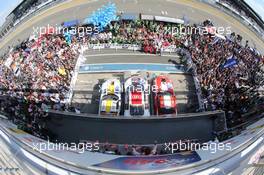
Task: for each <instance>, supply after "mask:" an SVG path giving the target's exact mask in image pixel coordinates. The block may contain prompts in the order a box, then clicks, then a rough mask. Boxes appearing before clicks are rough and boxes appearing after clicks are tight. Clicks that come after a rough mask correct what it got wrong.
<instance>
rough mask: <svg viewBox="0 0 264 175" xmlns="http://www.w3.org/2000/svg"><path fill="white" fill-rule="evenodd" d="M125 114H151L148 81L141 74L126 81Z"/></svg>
mask: <svg viewBox="0 0 264 175" xmlns="http://www.w3.org/2000/svg"><path fill="white" fill-rule="evenodd" d="M124 86H125V111H124V116H150V112H149V95H148V82H147V81H146V80H145V79H143V78H142V77H139V76H132V77H130V78H128V79H127V80H126V82H125V85H124Z"/></svg>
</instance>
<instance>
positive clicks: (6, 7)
mask: <svg viewBox="0 0 264 175" xmlns="http://www.w3.org/2000/svg"><path fill="white" fill-rule="evenodd" d="M21 1H22V0H0V4H1V5H0V26H1V25H2V24H3V23H4V21H5V18H6V16H7V15H8V14H9V13H10V12H11V11H12V10H13V9H14V8H15V7H16V6H17V5H18V4H19V3H20V2H21ZM245 2H246V3H248V4H249V5H250V6H251V7H252V9H253V10H255V11H256V12H257V13H258V14H259V15H260V16H261V17H262V19H263V21H264V0H245Z"/></svg>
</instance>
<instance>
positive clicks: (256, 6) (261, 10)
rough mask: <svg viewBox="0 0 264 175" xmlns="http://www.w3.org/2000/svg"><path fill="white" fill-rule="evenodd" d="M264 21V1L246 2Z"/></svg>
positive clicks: (250, 0)
mask: <svg viewBox="0 0 264 175" xmlns="http://www.w3.org/2000/svg"><path fill="white" fill-rule="evenodd" d="M245 2H246V3H247V4H248V5H250V6H251V8H252V9H253V10H254V11H255V12H256V13H257V14H259V16H260V17H261V18H262V20H263V21H264V0H245Z"/></svg>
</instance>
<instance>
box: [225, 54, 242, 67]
mask: <svg viewBox="0 0 264 175" xmlns="http://www.w3.org/2000/svg"><path fill="white" fill-rule="evenodd" d="M237 64H238V61H237V59H236V57H235V56H234V55H232V56H230V57H228V58H227V60H226V62H225V64H224V65H223V68H232V67H234V66H235V65H237Z"/></svg>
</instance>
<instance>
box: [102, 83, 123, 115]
mask: <svg viewBox="0 0 264 175" xmlns="http://www.w3.org/2000/svg"><path fill="white" fill-rule="evenodd" d="M120 110H121V83H120V80H118V79H110V80H107V81H105V82H104V83H103V84H102V88H101V96H100V104H99V115H113V116H118V115H119V114H120Z"/></svg>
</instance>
